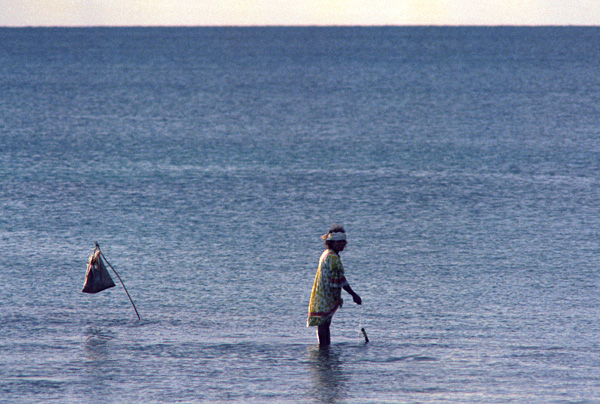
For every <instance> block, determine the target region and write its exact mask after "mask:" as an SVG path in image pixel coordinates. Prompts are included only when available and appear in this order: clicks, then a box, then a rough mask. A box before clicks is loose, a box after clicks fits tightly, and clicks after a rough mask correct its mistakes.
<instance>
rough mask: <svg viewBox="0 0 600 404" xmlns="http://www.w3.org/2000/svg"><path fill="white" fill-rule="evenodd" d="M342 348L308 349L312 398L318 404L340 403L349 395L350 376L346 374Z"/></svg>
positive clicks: (317, 347) (316, 347) (315, 347)
mask: <svg viewBox="0 0 600 404" xmlns="http://www.w3.org/2000/svg"><path fill="white" fill-rule="evenodd" d="M341 356H342V351H341V348H340V347H332V346H329V347H319V346H318V345H317V346H311V347H310V348H309V349H308V363H309V367H310V373H311V379H312V388H311V389H310V391H311V397H312V398H313V400H314V401H315V402H318V403H338V402H340V401H342V400H343V399H344V398H345V396H346V394H347V384H348V375H346V374H345V372H344V367H343V361H342V359H341Z"/></svg>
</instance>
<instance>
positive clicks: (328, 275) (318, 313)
mask: <svg viewBox="0 0 600 404" xmlns="http://www.w3.org/2000/svg"><path fill="white" fill-rule="evenodd" d="M346 285H348V282H347V281H346V277H345V276H344V267H343V266H342V260H340V257H339V255H337V254H336V253H335V252H334V251H333V250H325V251H324V252H323V254H321V258H320V259H319V269H318V270H317V275H316V276H315V282H314V283H313V287H312V293H311V294H310V303H309V305H308V320H307V321H306V325H307V326H319V325H321V324H324V323H326V322H327V321H328V320H330V319H331V317H333V314H334V313H335V311H336V310H337V309H338V307H340V306H341V305H342V298H341V296H342V288H343V287H344V286H346Z"/></svg>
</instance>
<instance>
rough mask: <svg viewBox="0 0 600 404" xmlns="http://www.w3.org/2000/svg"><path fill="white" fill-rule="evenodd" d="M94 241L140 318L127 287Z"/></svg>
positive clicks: (138, 316)
mask: <svg viewBox="0 0 600 404" xmlns="http://www.w3.org/2000/svg"><path fill="white" fill-rule="evenodd" d="M94 243H95V244H96V248H97V249H98V251H100V255H102V258H104V262H106V265H108V266H109V267H110V269H112V270H113V272H114V273H115V275H117V278H119V282H121V285H123V290H125V293H126V294H127V297H128V298H129V301H130V302H131V305H132V306H133V310H135V314H136V315H137V318H138V320H141V317H140V313H138V311H137V308H136V307H135V304H134V303H133V300H132V299H131V296H129V292H128V291H127V288H126V287H125V284H124V283H123V280H122V279H121V277H120V276H119V274H118V273H117V271H115V268H113V266H112V265H110V262H108V260H107V259H106V257H105V256H104V253H103V252H102V250H101V249H100V244H98V242H97V241H94Z"/></svg>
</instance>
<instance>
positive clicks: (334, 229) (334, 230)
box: [327, 224, 346, 234]
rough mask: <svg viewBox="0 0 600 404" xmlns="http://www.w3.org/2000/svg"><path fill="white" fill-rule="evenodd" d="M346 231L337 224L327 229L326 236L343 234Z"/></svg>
mask: <svg viewBox="0 0 600 404" xmlns="http://www.w3.org/2000/svg"><path fill="white" fill-rule="evenodd" d="M345 232H346V230H344V226H341V225H339V224H334V225H333V226H331V228H330V229H329V231H328V232H327V234H331V233H345Z"/></svg>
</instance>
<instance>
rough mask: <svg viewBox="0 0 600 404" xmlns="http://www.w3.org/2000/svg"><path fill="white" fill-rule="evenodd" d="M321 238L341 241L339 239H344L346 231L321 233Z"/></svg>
mask: <svg viewBox="0 0 600 404" xmlns="http://www.w3.org/2000/svg"><path fill="white" fill-rule="evenodd" d="M321 238H322V239H323V240H327V241H341V240H346V233H342V232H339V233H327V234H323V235H322V236H321Z"/></svg>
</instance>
